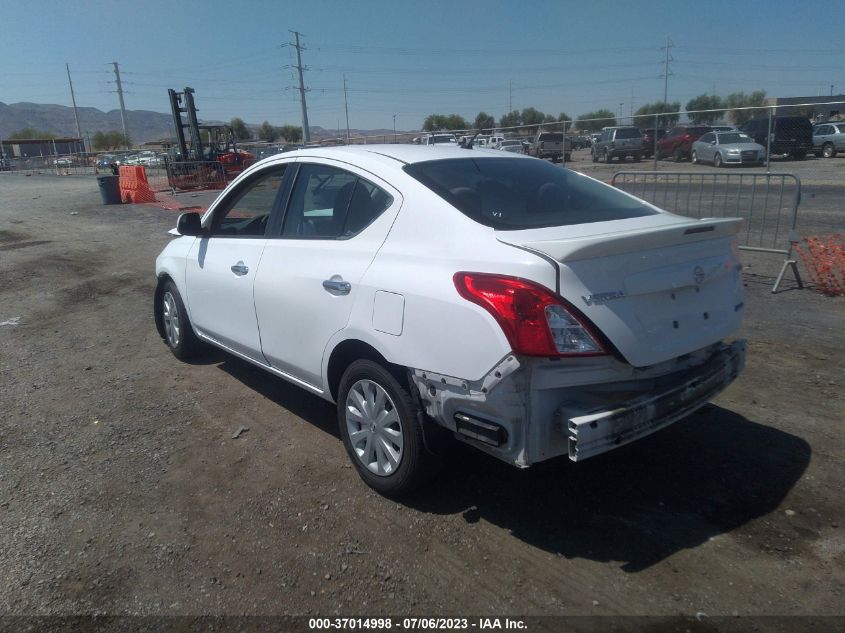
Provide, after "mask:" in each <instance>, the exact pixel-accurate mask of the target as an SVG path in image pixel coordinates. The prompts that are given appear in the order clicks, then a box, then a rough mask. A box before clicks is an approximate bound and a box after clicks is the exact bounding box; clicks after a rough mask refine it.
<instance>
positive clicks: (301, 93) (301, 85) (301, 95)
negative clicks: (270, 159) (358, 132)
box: [291, 31, 311, 144]
mask: <svg viewBox="0 0 845 633" xmlns="http://www.w3.org/2000/svg"><path fill="white" fill-rule="evenodd" d="M291 33H293V36H294V38H295V39H296V43H295V44H291V46H293V47H294V48H295V49H296V66H294V68H296V70H297V72H298V73H299V100H300V102H301V103H302V139H303V142H304V143H306V144H307V143H310V142H311V131H310V130H309V129H308V108H307V107H306V106H305V91H306V88H305V80H304V79H303V77H302V71H303V70H307V68H303V67H302V48H303V47H302V46H301V45H300V44H299V36H300V35H301V34H300V33H299V31H291Z"/></svg>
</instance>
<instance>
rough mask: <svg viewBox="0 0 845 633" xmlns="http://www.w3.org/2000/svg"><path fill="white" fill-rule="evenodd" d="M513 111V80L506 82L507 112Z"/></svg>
mask: <svg viewBox="0 0 845 633" xmlns="http://www.w3.org/2000/svg"><path fill="white" fill-rule="evenodd" d="M511 112H513V81H509V82H508V114H510V113H511Z"/></svg>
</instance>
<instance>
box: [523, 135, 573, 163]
mask: <svg viewBox="0 0 845 633" xmlns="http://www.w3.org/2000/svg"><path fill="white" fill-rule="evenodd" d="M528 154H529V155H530V156H534V157H536V158H551V159H552V162H553V163H559V162H560V160H561V158H562V157H565V158H566V160H567V161H569V160H570V158H569V157H570V156H571V154H572V140H571V139H566V149H565V150H564V146H563V134H562V133H561V132H543V131H540V132H537V136H535V137H534V140H533V141H531V144H530V145H529V146H528Z"/></svg>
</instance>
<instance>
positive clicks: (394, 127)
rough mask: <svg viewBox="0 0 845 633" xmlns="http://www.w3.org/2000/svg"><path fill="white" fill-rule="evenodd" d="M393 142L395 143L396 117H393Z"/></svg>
mask: <svg viewBox="0 0 845 633" xmlns="http://www.w3.org/2000/svg"><path fill="white" fill-rule="evenodd" d="M393 142H394V143H395V142H396V115H395V114H394V115H393Z"/></svg>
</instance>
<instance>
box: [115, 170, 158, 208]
mask: <svg viewBox="0 0 845 633" xmlns="http://www.w3.org/2000/svg"><path fill="white" fill-rule="evenodd" d="M120 201H121V202H122V203H124V204H127V203H132V204H145V203H149V202H155V201H156V197H155V194H154V193H153V191H152V189H150V184H149V183H148V182H147V171H146V169H144V167H142V166H136V165H121V167H120Z"/></svg>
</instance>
